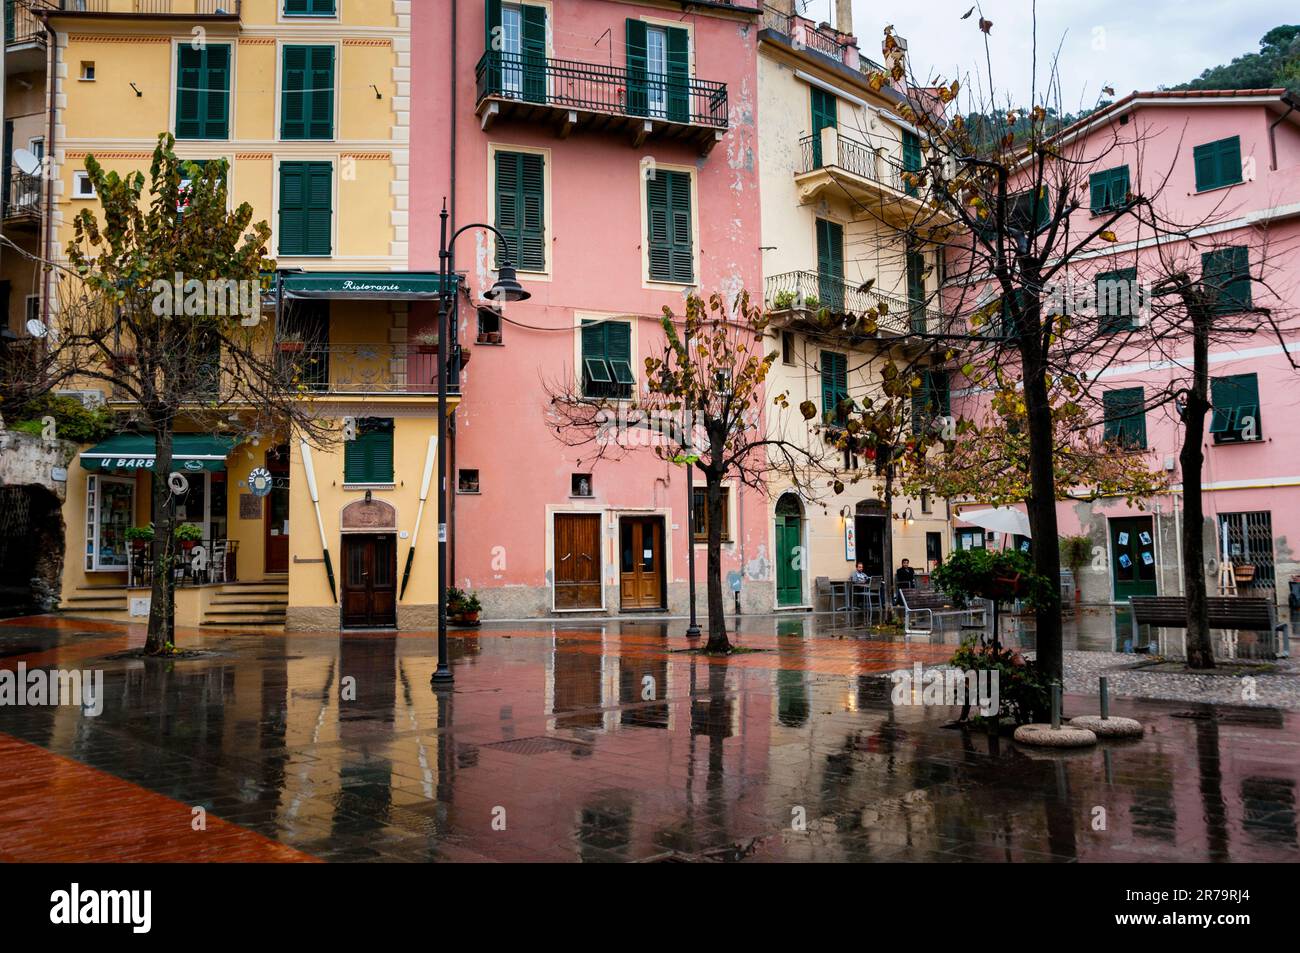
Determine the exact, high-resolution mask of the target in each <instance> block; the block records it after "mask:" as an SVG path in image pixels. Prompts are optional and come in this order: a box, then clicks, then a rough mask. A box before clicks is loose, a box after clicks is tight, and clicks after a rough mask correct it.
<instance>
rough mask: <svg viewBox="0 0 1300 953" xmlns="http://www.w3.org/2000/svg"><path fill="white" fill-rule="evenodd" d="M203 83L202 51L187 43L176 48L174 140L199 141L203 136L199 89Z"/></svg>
mask: <svg viewBox="0 0 1300 953" xmlns="http://www.w3.org/2000/svg"><path fill="white" fill-rule="evenodd" d="M202 82H203V50H196V49H194V48H193V47H192V46H190V45H189V44H188V43H182V44H181V45H180V47H179V48H178V52H177V62H176V138H177V139H199V138H201V137H202V134H203V113H202V110H201V108H200V101H201V100H200V96H199V87H200V85H201V84H202Z"/></svg>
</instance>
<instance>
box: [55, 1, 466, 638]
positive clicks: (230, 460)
mask: <svg viewBox="0 0 1300 953" xmlns="http://www.w3.org/2000/svg"><path fill="white" fill-rule="evenodd" d="M84 6H85V8H86V9H85V10H51V11H49V12H48V13H47V16H46V22H48V24H49V25H50V28H51V36H50V38H49V40H48V41H47V42H48V46H49V56H50V57H51V62H50V75H52V77H53V85H52V90H51V97H50V107H51V110H52V114H51V116H50V123H49V125H50V127H51V128H52V129H53V132H54V134H53V136H52V137H51V139H52V144H51V147H50V150H49V151H50V155H51V158H52V167H51V169H52V176H53V187H52V204H51V208H50V214H49V220H50V222H51V229H52V230H51V233H50V235H49V246H50V248H51V252H52V254H53V255H54V256H55V257H61V256H62V249H63V248H64V247H65V246H66V244H67V242H68V241H69V240H70V239H71V237H72V220H73V218H74V217H75V216H76V215H78V214H79V213H80V212H81V210H82V209H83V208H90V209H92V210H95V209H97V208H98V201H97V197H96V196H95V195H94V194H93V188H92V186H91V184H90V183H89V181H88V180H87V177H86V175H85V172H84V169H85V159H86V157H87V156H88V155H94V156H95V158H96V159H97V160H98V161H99V162H100V164H101V165H102V166H103V167H104V168H105V169H106V170H108V171H116V172H119V173H127V172H130V171H134V170H138V169H139V170H147V167H148V163H149V161H150V157H151V155H152V151H153V148H154V145H155V143H156V141H157V137H158V135H159V133H161V132H164V131H170V132H171V133H172V134H173V135H174V136H175V137H176V146H175V150H176V153H177V154H178V155H179V156H180V157H182V158H184V159H189V160H193V161H196V162H203V161H209V160H214V159H224V160H225V161H226V162H227V163H228V173H227V187H228V191H229V197H230V202H231V207H232V208H233V207H235V206H237V205H239V204H241V203H243V202H247V203H249V204H250V205H251V206H252V208H253V210H254V216H253V217H254V221H259V220H263V219H264V220H266V221H267V222H268V223H269V224H270V226H271V238H270V242H269V249H268V251H269V256H270V257H271V258H273V259H275V262H276V266H277V272H276V275H275V277H274V288H273V294H272V295H271V299H270V300H268V302H267V303H266V307H265V310H264V313H263V319H264V320H265V321H266V323H267V327H268V336H267V337H268V342H267V343H268V347H271V348H274V349H276V351H277V352H278V356H277V360H284V361H290V362H295V363H296V365H297V366H301V367H303V368H304V369H305V370H304V384H303V388H302V392H303V396H302V400H303V401H304V402H306V403H307V404H308V406H309V407H310V410H311V412H312V413H313V414H314V415H316V416H317V417H318V418H319V420H320V421H322V422H323V423H325V424H326V425H327V426H328V428H329V430H330V432H331V433H332V434H333V435H334V439H332V440H330V441H328V442H326V443H324V444H323V445H320V446H315V447H313V446H311V445H310V444H305V443H304V441H303V440H302V439H301V435H300V434H297V433H292V432H289V431H288V429H287V428H285V429H281V430H280V431H278V432H274V431H273V432H267V433H250V432H248V431H247V428H246V427H245V428H242V429H241V428H240V427H239V426H232V427H231V429H230V431H229V432H226V431H225V430H224V429H222V428H217V429H215V430H211V432H204V431H200V430H197V429H193V430H191V429H188V428H190V427H191V422H187V421H185V420H184V419H182V420H180V421H178V423H177V428H176V429H177V433H178V445H177V448H176V459H175V466H174V470H175V471H176V472H178V473H180V474H181V476H182V477H184V478H185V483H186V485H187V486H188V489H186V490H185V491H183V492H182V493H181V494H180V495H179V497H178V505H179V507H180V512H179V514H178V515H179V518H180V520H182V521H184V522H187V523H191V524H194V525H195V526H196V527H198V529H199V530H200V531H201V539H199V540H197V541H195V543H194V544H192V545H189V546H187V547H186V549H185V550H184V555H185V560H184V562H185V565H184V567H183V569H182V570H181V571H180V573H179V574H178V575H179V577H180V586H179V588H178V590H177V621H178V624H181V625H205V626H223V627H224V626H235V625H258V626H266V625H272V626H274V625H279V624H284V625H286V626H287V627H289V628H329V629H332V628H337V627H338V626H339V625H347V626H355V627H372V626H373V627H388V626H394V625H399V624H400V625H426V624H436V615H437V596H436V582H435V579H436V570H437V536H438V533H437V526H436V525H435V519H436V517H435V516H434V513H433V510H434V498H433V494H435V493H436V485H437V481H436V479H434V480H433V481H432V487H431V490H430V493H429V495H430V499H429V503H428V510H429V512H428V513H427V514H426V515H425V520H424V524H423V526H422V528H421V531H420V532H419V535H418V551H417V552H416V553H415V557H416V558H415V560H414V563H415V569H414V572H413V574H412V576H411V578H410V583H409V585H408V586H407V587H405V592H404V593H403V592H402V591H401V590H402V586H401V579H400V575H399V569H400V567H404V566H405V565H406V562H407V559H408V554H409V553H410V552H411V548H412V546H413V544H414V540H415V520H416V513H417V511H418V510H419V509H420V500H421V494H422V486H423V485H424V483H425V479H424V474H425V473H426V471H432V470H434V469H435V467H434V461H433V459H432V451H433V447H434V442H433V438H435V436H436V434H437V429H438V427H437V424H438V414H437V399H436V387H435V381H436V370H437V358H436V354H434V353H431V351H432V349H431V348H430V347H429V346H428V345H427V343H426V344H424V345H419V344H417V343H416V342H415V341H414V340H413V337H414V335H413V334H412V333H411V329H410V323H411V320H412V314H413V308H414V307H415V306H416V305H417V303H418V302H426V303H427V302H429V301H431V300H436V298H437V294H438V290H439V289H438V287H437V279H436V276H431V275H428V274H414V273H411V272H409V271H408V270H407V269H408V267H409V262H408V214H409V208H408V204H407V201H408V194H409V193H408V187H409V181H410V177H409V163H410V153H409V124H410V112H409V97H410V58H411V48H410V8H411V2H410V0H347V2H341V0H167V2H159V3H141V2H138V0H95V2H90V3H86V4H84ZM49 290H50V291H51V294H50V298H51V299H52V300H53V299H54V298H55V297H56V295H54V294H53V293H52V292H53V291H54V290H55V289H53V288H52V287H51V288H50V289H49ZM51 310H52V311H56V310H57V305H54V306H52V308H51ZM49 320H50V322H51V324H52V325H53V326H54V327H57V324H58V315H57V313H52V314H50V316H49ZM452 393H453V396H452V398H451V400H450V401H449V406H450V407H454V405H455V402H456V400H457V397H456V396H455V384H454V380H453V385H452ZM101 396H102V397H103V398H104V399H105V400H107V401H108V402H109V404H110V406H112V407H114V408H115V409H119V410H124V411H125V410H129V409H130V405H129V404H126V403H121V402H119V401H117V400H116V399H115V397H114V395H113V394H111V393H104V394H102V395H101ZM237 416H238V412H237V408H235V409H233V415H232V417H231V420H232V424H233V423H236V418H237ZM268 429H269V428H268ZM152 452H153V447H152V438H149V437H145V436H143V435H134V434H120V435H117V436H116V437H113V438H111V439H110V440H108V441H104V442H103V443H102V444H101V445H97V446H90V447H85V448H83V450H82V453H81V457H80V463H79V465H74V466H73V467H71V468H70V469H69V474H68V493H67V502H66V504H65V507H64V516H65V522H66V526H67V533H66V539H67V552H66V559H65V563H64V575H63V602H62V608H63V610H64V611H67V612H71V613H75V614H79V615H90V616H99V617H104V618H116V619H130V618H132V617H137V618H138V617H140V616H142V614H143V613H145V612H147V600H148V596H149V590H148V588H147V579H144V578H142V575H143V574H142V572H141V571H140V564H141V559H140V548H141V545H142V544H140V543H138V542H137V543H133V542H132V541H131V540H130V539H128V538H127V533H126V530H127V529H129V528H131V527H144V526H147V525H148V523H149V521H150V515H151V500H150V490H149V487H150V475H151V473H152ZM312 483H314V492H312V491H310V490H309V487H310V485H311V484H312ZM200 550H201V552H200ZM331 577H332V578H331Z"/></svg>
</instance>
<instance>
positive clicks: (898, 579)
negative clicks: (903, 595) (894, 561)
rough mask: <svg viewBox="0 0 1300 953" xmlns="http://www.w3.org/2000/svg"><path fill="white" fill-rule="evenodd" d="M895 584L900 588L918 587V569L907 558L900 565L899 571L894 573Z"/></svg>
mask: <svg viewBox="0 0 1300 953" xmlns="http://www.w3.org/2000/svg"><path fill="white" fill-rule="evenodd" d="M894 585H895V586H896V587H897V588H899V589H915V588H916V570H915V569H913V568H912V567H911V565H909V563H908V561H907V560H906V559H904V560H903V564H902V565H901V566H899V567H898V572H896V573H894Z"/></svg>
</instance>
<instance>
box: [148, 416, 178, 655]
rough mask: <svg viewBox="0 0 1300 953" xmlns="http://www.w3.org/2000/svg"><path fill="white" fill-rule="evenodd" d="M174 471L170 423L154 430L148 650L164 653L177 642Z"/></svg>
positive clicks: (151, 652)
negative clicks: (151, 580) (170, 645)
mask: <svg viewBox="0 0 1300 953" xmlns="http://www.w3.org/2000/svg"><path fill="white" fill-rule="evenodd" d="M171 470H172V431H171V426H170V424H164V425H162V426H155V427H154V464H153V480H152V486H153V544H152V546H151V547H150V556H151V558H152V560H153V586H152V591H151V594H150V599H149V632H148V635H147V636H146V638H145V643H144V650H145V653H146V654H148V655H157V654H159V653H160V652H163V651H164V650H165V649H166V647H167V646H168V645H169V644H172V643H174V642H175V640H176V599H175V596H176V591H175V580H174V579H173V576H172V571H173V568H174V564H175V560H176V497H175V495H174V494H173V493H172V491H171V487H170V486H168V484H167V478H168V476H170V475H171Z"/></svg>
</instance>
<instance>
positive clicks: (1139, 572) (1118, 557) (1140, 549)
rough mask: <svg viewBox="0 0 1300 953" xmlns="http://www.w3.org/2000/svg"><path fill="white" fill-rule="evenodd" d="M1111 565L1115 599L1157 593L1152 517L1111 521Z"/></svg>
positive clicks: (1121, 599)
mask: <svg viewBox="0 0 1300 953" xmlns="http://www.w3.org/2000/svg"><path fill="white" fill-rule="evenodd" d="M1110 566H1111V570H1110V572H1111V578H1112V579H1114V580H1115V599H1116V600H1117V601H1124V600H1127V599H1128V597H1129V596H1154V595H1155V594H1156V546H1155V535H1154V532H1153V530H1152V527H1151V517H1149V516H1134V517H1126V518H1123V519H1113V520H1111V521H1110Z"/></svg>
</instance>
